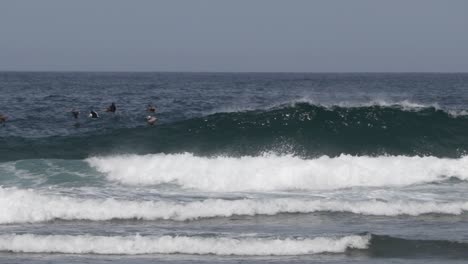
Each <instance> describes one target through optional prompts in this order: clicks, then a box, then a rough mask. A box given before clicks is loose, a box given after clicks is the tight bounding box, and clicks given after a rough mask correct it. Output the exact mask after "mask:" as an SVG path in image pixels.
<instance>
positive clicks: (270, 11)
mask: <svg viewBox="0 0 468 264" xmlns="http://www.w3.org/2000/svg"><path fill="white" fill-rule="evenodd" d="M0 70H44V71H48V70H53V71H76V70H81V71H287V72H291V71H306V72H336V71H338V72H359V71H380V72H382V71H383V72H387V71H392V72H394V71H397V72H405V71H418V72H421V71H436V72H439V71H441V72H451V71H458V72H461V71H462V72H466V71H468V1H467V0H438V1H435V0H387V1H381V0H353V1H351V0H342V1H338V0H323V1H314V0H289V1H287V0H284V1H278V0H231V1H224V0H186V1H182V0H167V1H157V0H154V1H149V0H148V1H144V0H134V1H131V0H128V1H120V0H76V1H67V0H42V1H38V0H30V1H23V0H0Z"/></svg>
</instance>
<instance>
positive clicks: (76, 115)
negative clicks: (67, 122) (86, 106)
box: [71, 109, 80, 119]
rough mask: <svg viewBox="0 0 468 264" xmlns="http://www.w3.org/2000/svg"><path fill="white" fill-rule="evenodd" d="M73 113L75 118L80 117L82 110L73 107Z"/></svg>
mask: <svg viewBox="0 0 468 264" xmlns="http://www.w3.org/2000/svg"><path fill="white" fill-rule="evenodd" d="M71 113H72V115H73V117H74V118H75V119H78V117H79V116H80V111H78V110H75V109H72V111H71Z"/></svg>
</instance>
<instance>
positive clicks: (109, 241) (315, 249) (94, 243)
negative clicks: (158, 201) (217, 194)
mask: <svg viewBox="0 0 468 264" xmlns="http://www.w3.org/2000/svg"><path fill="white" fill-rule="evenodd" d="M369 239H370V236H345V237H340V238H328V237H317V238H304V239H296V238H286V239H276V238H225V237H213V238H210V237H188V236H162V237H145V236H139V235H136V236H126V237H124V236H112V237H109V236H92V235H78V236H72V235H49V236H41V235H32V234H24V235H16V234H13V235H0V251H10V252H25V253H67V254H123V255H136V254H177V253H178V254H197V255H206V254H214V255H239V256H271V255H277V256H278V255H306V254H317V253H325V252H327V253H342V252H345V251H346V250H347V249H349V248H357V249H364V248H366V247H367V246H368V243H369Z"/></svg>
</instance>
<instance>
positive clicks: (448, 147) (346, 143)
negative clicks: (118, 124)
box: [0, 103, 468, 161]
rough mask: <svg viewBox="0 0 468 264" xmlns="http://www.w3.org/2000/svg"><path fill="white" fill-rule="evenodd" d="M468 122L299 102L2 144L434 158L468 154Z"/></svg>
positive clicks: (79, 153) (23, 148)
mask: <svg viewBox="0 0 468 264" xmlns="http://www.w3.org/2000/svg"><path fill="white" fill-rule="evenodd" d="M467 131H468V117H467V116H464V115H454V114H451V113H448V112H445V111H442V110H438V109H436V108H434V107H426V108H419V109H409V110H408V109H404V108H403V107H401V106H365V107H337V106H336V107H323V106H317V105H312V104H308V103H299V104H294V105H287V106H283V107H277V108H273V109H269V110H254V111H242V112H233V113H216V114H212V115H209V116H206V117H201V118H193V119H188V120H184V121H180V122H173V123H166V124H161V125H158V126H155V127H137V128H122V129H115V130H111V131H107V132H99V133H88V134H84V135H81V136H74V137H59V136H55V137H45V138H38V139H31V138H22V137H4V138H1V139H0V145H2V146H4V147H2V148H1V149H0V160H1V161H8V160H19V159H33V158H60V159H82V158H86V157H89V156H93V155H109V154H122V153H135V154H147V153H180V152H191V153H194V154H197V155H206V156H209V155H231V156H236V155H239V156H240V155H259V154H261V153H264V152H276V153H280V154H284V153H292V154H296V155H298V156H302V157H316V156H321V155H330V156H336V155H339V154H342V153H345V154H352V155H383V154H390V155H432V156H438V157H460V156H462V155H464V153H465V152H466V151H467V150H468V133H466V132H467Z"/></svg>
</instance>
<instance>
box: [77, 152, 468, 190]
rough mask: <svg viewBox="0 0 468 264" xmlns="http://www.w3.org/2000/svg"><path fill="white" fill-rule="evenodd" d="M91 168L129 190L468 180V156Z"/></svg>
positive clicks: (132, 163) (117, 162)
mask: <svg viewBox="0 0 468 264" xmlns="http://www.w3.org/2000/svg"><path fill="white" fill-rule="evenodd" d="M86 161H87V162H88V163H89V165H90V166H92V167H94V168H95V169H96V170H98V171H99V172H101V173H104V174H105V175H106V177H107V179H108V180H111V181H116V182H120V183H123V184H130V185H157V184H163V183H175V184H178V185H180V186H182V187H185V188H193V189H198V190H204V191H219V192H236V191H273V190H292V189H298V190H314V189H319V190H320V189H339V188H347V187H354V186H374V187H378V186H406V185H412V184H419V183H428V182H436V181H442V180H446V179H448V178H450V177H456V178H459V179H460V180H467V179H468V157H462V158H459V159H448V158H437V157H432V156H427V157H419V156H413V157H410V156H379V157H369V156H351V155H341V156H338V157H333V158H332V157H328V156H322V157H320V158H316V159H301V158H298V157H294V156H291V155H287V156H278V155H273V154H271V155H263V156H256V157H252V156H244V157H240V158H235V157H198V156H194V155H193V154H190V153H185V154H170V155H169V154H154V155H121V156H110V157H92V158H88V159H87V160H86Z"/></svg>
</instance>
